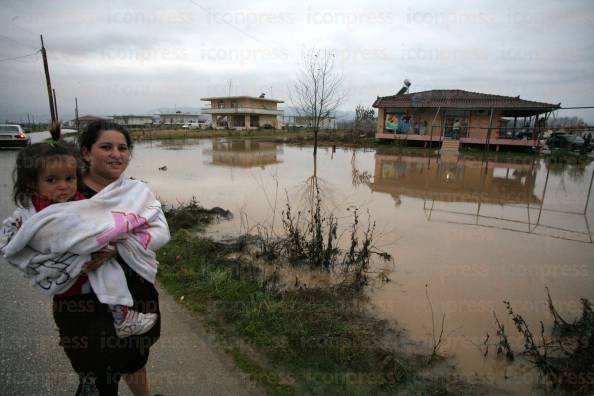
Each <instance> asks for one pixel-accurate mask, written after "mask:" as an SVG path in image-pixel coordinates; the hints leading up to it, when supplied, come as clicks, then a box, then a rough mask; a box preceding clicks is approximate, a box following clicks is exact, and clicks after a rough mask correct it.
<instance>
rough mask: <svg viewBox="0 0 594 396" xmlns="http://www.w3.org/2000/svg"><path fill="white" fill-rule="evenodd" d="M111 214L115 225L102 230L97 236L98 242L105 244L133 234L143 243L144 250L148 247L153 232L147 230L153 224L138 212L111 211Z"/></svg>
mask: <svg viewBox="0 0 594 396" xmlns="http://www.w3.org/2000/svg"><path fill="white" fill-rule="evenodd" d="M111 215H112V216H113V220H114V222H115V226H114V227H112V228H111V229H109V230H107V231H104V232H102V233H101V235H99V236H98V237H97V242H99V243H100V244H102V245H103V244H106V243H108V242H113V241H116V240H118V239H120V238H121V237H123V236H124V234H133V235H135V236H136V238H137V239H138V241H139V242H140V243H141V244H142V246H143V247H144V250H146V249H148V245H149V244H150V243H151V234H150V233H149V232H148V231H147V230H148V229H149V228H151V226H150V225H149V224H148V222H147V220H146V219H145V218H144V217H142V216H139V215H137V214H136V213H125V212H111Z"/></svg>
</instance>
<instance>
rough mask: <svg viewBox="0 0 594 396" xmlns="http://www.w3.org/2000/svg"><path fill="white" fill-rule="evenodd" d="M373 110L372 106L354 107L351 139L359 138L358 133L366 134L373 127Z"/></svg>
mask: <svg viewBox="0 0 594 396" xmlns="http://www.w3.org/2000/svg"><path fill="white" fill-rule="evenodd" d="M375 123H376V118H375V111H374V110H373V108H372V107H369V108H366V107H364V106H361V105H358V106H357V107H356V108H355V127H354V128H353V141H357V140H359V135H360V134H364V135H365V136H367V135H368V134H370V133H371V132H373V130H374V129H375Z"/></svg>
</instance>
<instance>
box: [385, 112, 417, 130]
mask: <svg viewBox="0 0 594 396" xmlns="http://www.w3.org/2000/svg"><path fill="white" fill-rule="evenodd" d="M385 129H386V130H387V131H393V132H398V133H408V132H410V131H411V130H412V117H411V116H410V115H408V114H406V113H392V114H386V122H385Z"/></svg>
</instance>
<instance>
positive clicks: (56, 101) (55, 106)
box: [52, 88, 60, 120]
mask: <svg viewBox="0 0 594 396" xmlns="http://www.w3.org/2000/svg"><path fill="white" fill-rule="evenodd" d="M52 92H53V93H54V113H55V114H56V120H57V119H58V118H60V117H59V116H58V100H57V99H56V90H55V89H53V88H52Z"/></svg>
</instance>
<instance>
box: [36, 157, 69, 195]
mask: <svg viewBox="0 0 594 396" xmlns="http://www.w3.org/2000/svg"><path fill="white" fill-rule="evenodd" d="M76 168H77V163H76V160H75V159H74V158H73V157H70V156H56V157H49V158H47V159H45V160H44V162H43V164H42V166H41V169H40V172H39V175H38V176H37V192H38V193H39V195H41V196H42V197H43V198H45V199H47V200H49V201H51V202H67V201H68V200H70V199H71V198H72V197H73V196H74V194H76V187H77V185H76Z"/></svg>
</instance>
